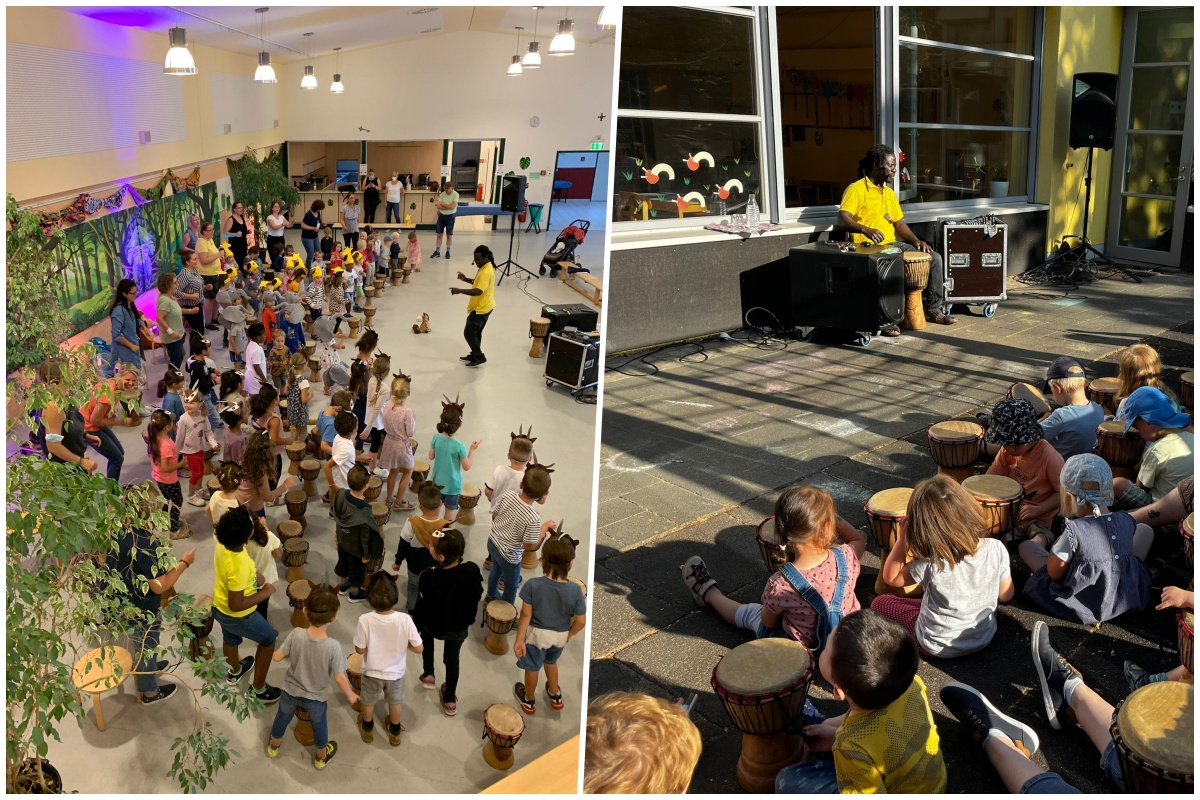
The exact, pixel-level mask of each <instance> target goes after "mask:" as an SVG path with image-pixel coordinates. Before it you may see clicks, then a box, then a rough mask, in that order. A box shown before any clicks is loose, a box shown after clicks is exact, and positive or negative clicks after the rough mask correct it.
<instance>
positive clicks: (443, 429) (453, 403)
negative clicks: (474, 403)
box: [437, 395, 467, 436]
mask: <svg viewBox="0 0 1200 800" xmlns="http://www.w3.org/2000/svg"><path fill="white" fill-rule="evenodd" d="M442 398H443V399H444V400H445V402H444V403H442V417H441V419H439V420H438V424H437V432H438V433H448V434H450V435H451V436H453V435H454V434H455V433H456V432H457V431H458V429H459V428H461V427H462V415H463V409H464V408H466V407H467V404H466V403H460V402H458V395H455V396H454V400H451V399H450V398H449V397H446V395H442Z"/></svg>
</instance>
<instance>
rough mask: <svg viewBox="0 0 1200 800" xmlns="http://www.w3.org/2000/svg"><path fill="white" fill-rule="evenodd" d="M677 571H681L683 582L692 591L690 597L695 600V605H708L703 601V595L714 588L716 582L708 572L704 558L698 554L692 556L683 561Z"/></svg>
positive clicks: (702, 606)
mask: <svg viewBox="0 0 1200 800" xmlns="http://www.w3.org/2000/svg"><path fill="white" fill-rule="evenodd" d="M679 571H680V572H682V573H683V584H684V586H686V587H687V588H688V591H690V592H691V593H692V599H693V600H695V601H696V605H698V606H700V607H701V608H704V607H705V606H706V605H708V603H706V602H704V595H706V594H708V590H709V589H713V588H716V585H717V582H716V581H715V580H713V577H712V576H711V575H709V574H708V565H706V564H705V563H704V559H703V558H701V557H700V556H692V557H691V558H689V559H688V560H687V561H685V562H683V566H681V567H680V568H679Z"/></svg>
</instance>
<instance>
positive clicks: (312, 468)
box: [300, 458, 321, 497]
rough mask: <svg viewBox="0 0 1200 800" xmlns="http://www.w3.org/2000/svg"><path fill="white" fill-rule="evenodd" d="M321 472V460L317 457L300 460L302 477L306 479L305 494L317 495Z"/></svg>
mask: <svg viewBox="0 0 1200 800" xmlns="http://www.w3.org/2000/svg"><path fill="white" fill-rule="evenodd" d="M320 474H321V462H320V461H317V460H316V459H315V458H306V459H304V460H303V461H301V462H300V477H301V478H303V479H304V494H306V495H308V496H309V497H316V496H317V494H318V492H317V476H318V475H320Z"/></svg>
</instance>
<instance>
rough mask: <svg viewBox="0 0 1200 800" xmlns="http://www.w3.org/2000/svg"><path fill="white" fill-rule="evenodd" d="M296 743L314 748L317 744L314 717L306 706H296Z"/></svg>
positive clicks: (294, 733)
mask: <svg viewBox="0 0 1200 800" xmlns="http://www.w3.org/2000/svg"><path fill="white" fill-rule="evenodd" d="M292 735H293V736H295V737H296V741H297V742H299V743H300V744H301V745H302V746H304V747H312V746H313V745H314V744H315V743H316V735H315V734H314V733H313V726H312V715H311V714H309V713H308V709H307V708H305V707H304V706H296V728H295V730H293V731H292Z"/></svg>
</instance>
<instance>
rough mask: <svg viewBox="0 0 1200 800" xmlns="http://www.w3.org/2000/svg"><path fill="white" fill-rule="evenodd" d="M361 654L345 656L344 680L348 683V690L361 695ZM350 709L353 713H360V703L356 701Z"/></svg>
mask: <svg viewBox="0 0 1200 800" xmlns="http://www.w3.org/2000/svg"><path fill="white" fill-rule="evenodd" d="M362 664H363V657H362V653H351V654H350V655H348V656H346V680H348V681H350V688H351V689H353V690H354V693H355V694H362V671H363V666H362ZM351 708H353V709H354V710H355V711H359V712H361V711H362V701H361V700H358V701H356V702H355V703H354V704H353V705H352V706H351Z"/></svg>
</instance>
